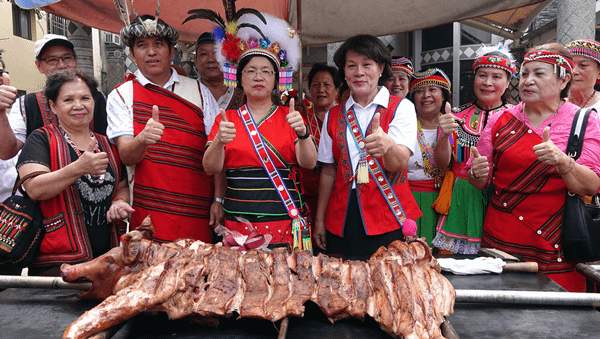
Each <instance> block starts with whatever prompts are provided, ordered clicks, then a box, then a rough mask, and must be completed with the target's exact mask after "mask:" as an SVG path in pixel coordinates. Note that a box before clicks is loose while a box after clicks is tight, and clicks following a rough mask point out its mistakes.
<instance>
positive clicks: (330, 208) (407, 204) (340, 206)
mask: <svg viewBox="0 0 600 339" xmlns="http://www.w3.org/2000/svg"><path fill="white" fill-rule="evenodd" d="M401 100H402V98H396V97H391V96H390V103H389V105H388V108H387V109H386V110H385V111H384V113H383V115H382V116H381V117H380V126H381V128H382V129H383V130H384V131H385V132H386V133H387V131H388V129H389V127H390V123H391V122H392V120H393V119H394V116H395V113H396V107H398V104H400V101H401ZM343 105H344V104H340V105H337V106H335V107H333V108H332V109H331V110H330V111H329V122H328V125H327V133H328V134H329V135H330V136H331V138H332V140H333V147H332V152H333V156H334V159H335V162H336V165H337V172H336V177H335V184H334V186H333V190H332V192H331V197H330V198H329V203H328V205H327V213H326V215H325V225H326V227H327V230H328V231H329V232H331V233H333V234H335V235H337V236H343V230H344V224H345V221H346V210H347V208H348V200H349V198H350V190H351V189H352V183H353V181H354V173H353V171H352V165H351V162H350V154H349V151H348V144H347V142H346V140H347V139H346V133H348V126H347V124H346V119H345V117H344V115H343V111H344V110H343ZM370 133H371V123H369V127H368V129H367V131H366V133H365V136H367V135H369V134H370ZM380 165H381V166H382V169H383V170H384V171H385V168H384V167H383V163H382V162H380ZM386 175H387V176H388V179H389V181H390V184H391V185H392V186H393V189H394V191H395V192H396V196H397V197H398V200H399V202H400V204H401V205H402V208H403V209H404V212H405V214H406V217H407V218H409V219H413V220H416V219H418V218H420V217H421V216H422V215H423V214H422V213H421V210H420V209H419V206H418V205H417V202H416V201H415V199H414V198H413V195H412V193H411V192H410V189H409V187H408V182H407V181H406V169H404V171H403V173H401V175H397V173H389V172H387V171H386ZM369 179H370V180H369V183H368V184H360V185H359V184H357V188H356V191H357V194H358V199H359V205H360V210H361V215H362V219H363V224H364V226H365V231H366V233H367V235H378V234H383V233H387V232H391V231H395V230H398V229H400V224H399V223H398V221H397V220H396V217H395V216H394V213H393V212H392V210H391V209H390V208H389V206H388V203H387V201H386V199H385V198H384V197H383V195H382V193H381V191H380V190H379V187H378V186H377V183H376V182H375V178H373V176H372V175H370V178H369Z"/></svg>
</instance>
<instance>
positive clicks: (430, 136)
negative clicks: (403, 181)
mask: <svg viewBox="0 0 600 339" xmlns="http://www.w3.org/2000/svg"><path fill="white" fill-rule="evenodd" d="M437 131H438V130H437V128H436V129H423V136H425V143H426V144H427V145H428V146H429V147H430V148H431V149H432V150H433V148H434V147H435V144H436V142H437ZM415 149H416V152H415V153H413V155H411V156H410V158H409V159H408V166H406V170H407V171H408V173H407V174H406V176H407V179H408V180H411V181H419V180H431V179H433V178H431V177H430V176H428V175H427V174H425V170H424V167H423V154H422V153H421V147H420V146H419V141H418V140H417V139H416V137H415Z"/></svg>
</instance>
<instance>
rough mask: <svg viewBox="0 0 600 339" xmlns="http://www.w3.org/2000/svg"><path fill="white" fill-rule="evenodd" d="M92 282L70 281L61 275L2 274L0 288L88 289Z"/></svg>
mask: <svg viewBox="0 0 600 339" xmlns="http://www.w3.org/2000/svg"><path fill="white" fill-rule="evenodd" d="M91 287H92V283H90V282H84V283H68V282H65V281H64V280H62V278H61V277H31V276H29V277H22V276H18V275H15V276H13V275H0V288H48V289H55V290H61V289H68V290H88V289H90V288H91Z"/></svg>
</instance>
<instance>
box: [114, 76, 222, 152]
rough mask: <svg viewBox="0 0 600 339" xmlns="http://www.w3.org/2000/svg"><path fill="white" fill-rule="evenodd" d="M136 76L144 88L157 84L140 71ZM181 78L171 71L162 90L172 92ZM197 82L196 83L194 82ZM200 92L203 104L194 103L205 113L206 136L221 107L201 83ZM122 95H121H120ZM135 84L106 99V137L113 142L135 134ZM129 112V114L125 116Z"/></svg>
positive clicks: (122, 86)
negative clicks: (118, 138)
mask: <svg viewBox="0 0 600 339" xmlns="http://www.w3.org/2000/svg"><path fill="white" fill-rule="evenodd" d="M135 76H136V77H137V80H138V82H139V83H140V85H142V86H146V85H147V84H153V85H155V86H158V85H156V84H155V83H153V82H151V81H150V80H148V78H146V77H145V76H144V75H143V74H142V73H141V72H140V71H139V70H137V71H136V72H135ZM181 80H182V79H181V78H180V76H179V74H177V72H175V70H173V69H171V77H170V78H169V80H168V81H167V82H166V83H165V85H164V86H162V88H164V89H166V90H169V91H172V90H173V88H174V86H175V84H179V83H180V82H181ZM194 82H196V81H194ZM199 85H200V90H201V92H202V102H201V103H198V102H193V103H194V104H196V105H198V106H199V107H201V108H202V112H203V113H204V126H205V129H206V131H205V132H206V135H207V136H208V134H209V133H210V129H211V128H212V125H213V124H214V122H215V117H216V116H217V115H218V114H219V106H218V105H217V102H216V100H215V98H213V96H212V94H211V93H210V91H209V90H208V88H207V87H206V86H204V85H202V84H201V83H199ZM119 94H120V95H119ZM132 106H133V82H131V81H129V82H126V83H124V84H123V85H121V86H119V92H118V93H117V90H116V89H114V90H112V91H111V92H110V94H109V95H108V97H107V99H106V115H107V119H108V127H107V128H106V135H107V136H108V138H109V139H110V140H111V141H114V138H117V137H120V136H123V135H130V136H134V134H133V109H132ZM125 112H127V114H125Z"/></svg>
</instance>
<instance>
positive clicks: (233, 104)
mask: <svg viewBox="0 0 600 339" xmlns="http://www.w3.org/2000/svg"><path fill="white" fill-rule="evenodd" d="M194 63H195V64H196V68H197V69H198V73H200V77H199V78H198V79H199V80H200V82H201V83H202V84H204V85H205V86H206V87H208V89H209V90H210V92H211V93H212V95H213V97H214V98H215V100H217V104H218V105H219V108H222V109H224V110H231V109H238V108H240V107H242V106H243V105H244V102H245V100H244V99H245V97H244V90H242V89H241V88H237V87H232V86H227V85H225V83H224V81H223V80H224V76H223V72H222V71H221V66H220V65H219V62H217V57H216V55H215V39H214V38H213V37H212V35H211V34H210V33H208V32H204V33H202V34H201V35H200V37H198V41H196V55H195V56H194ZM207 132H208V131H207Z"/></svg>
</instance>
